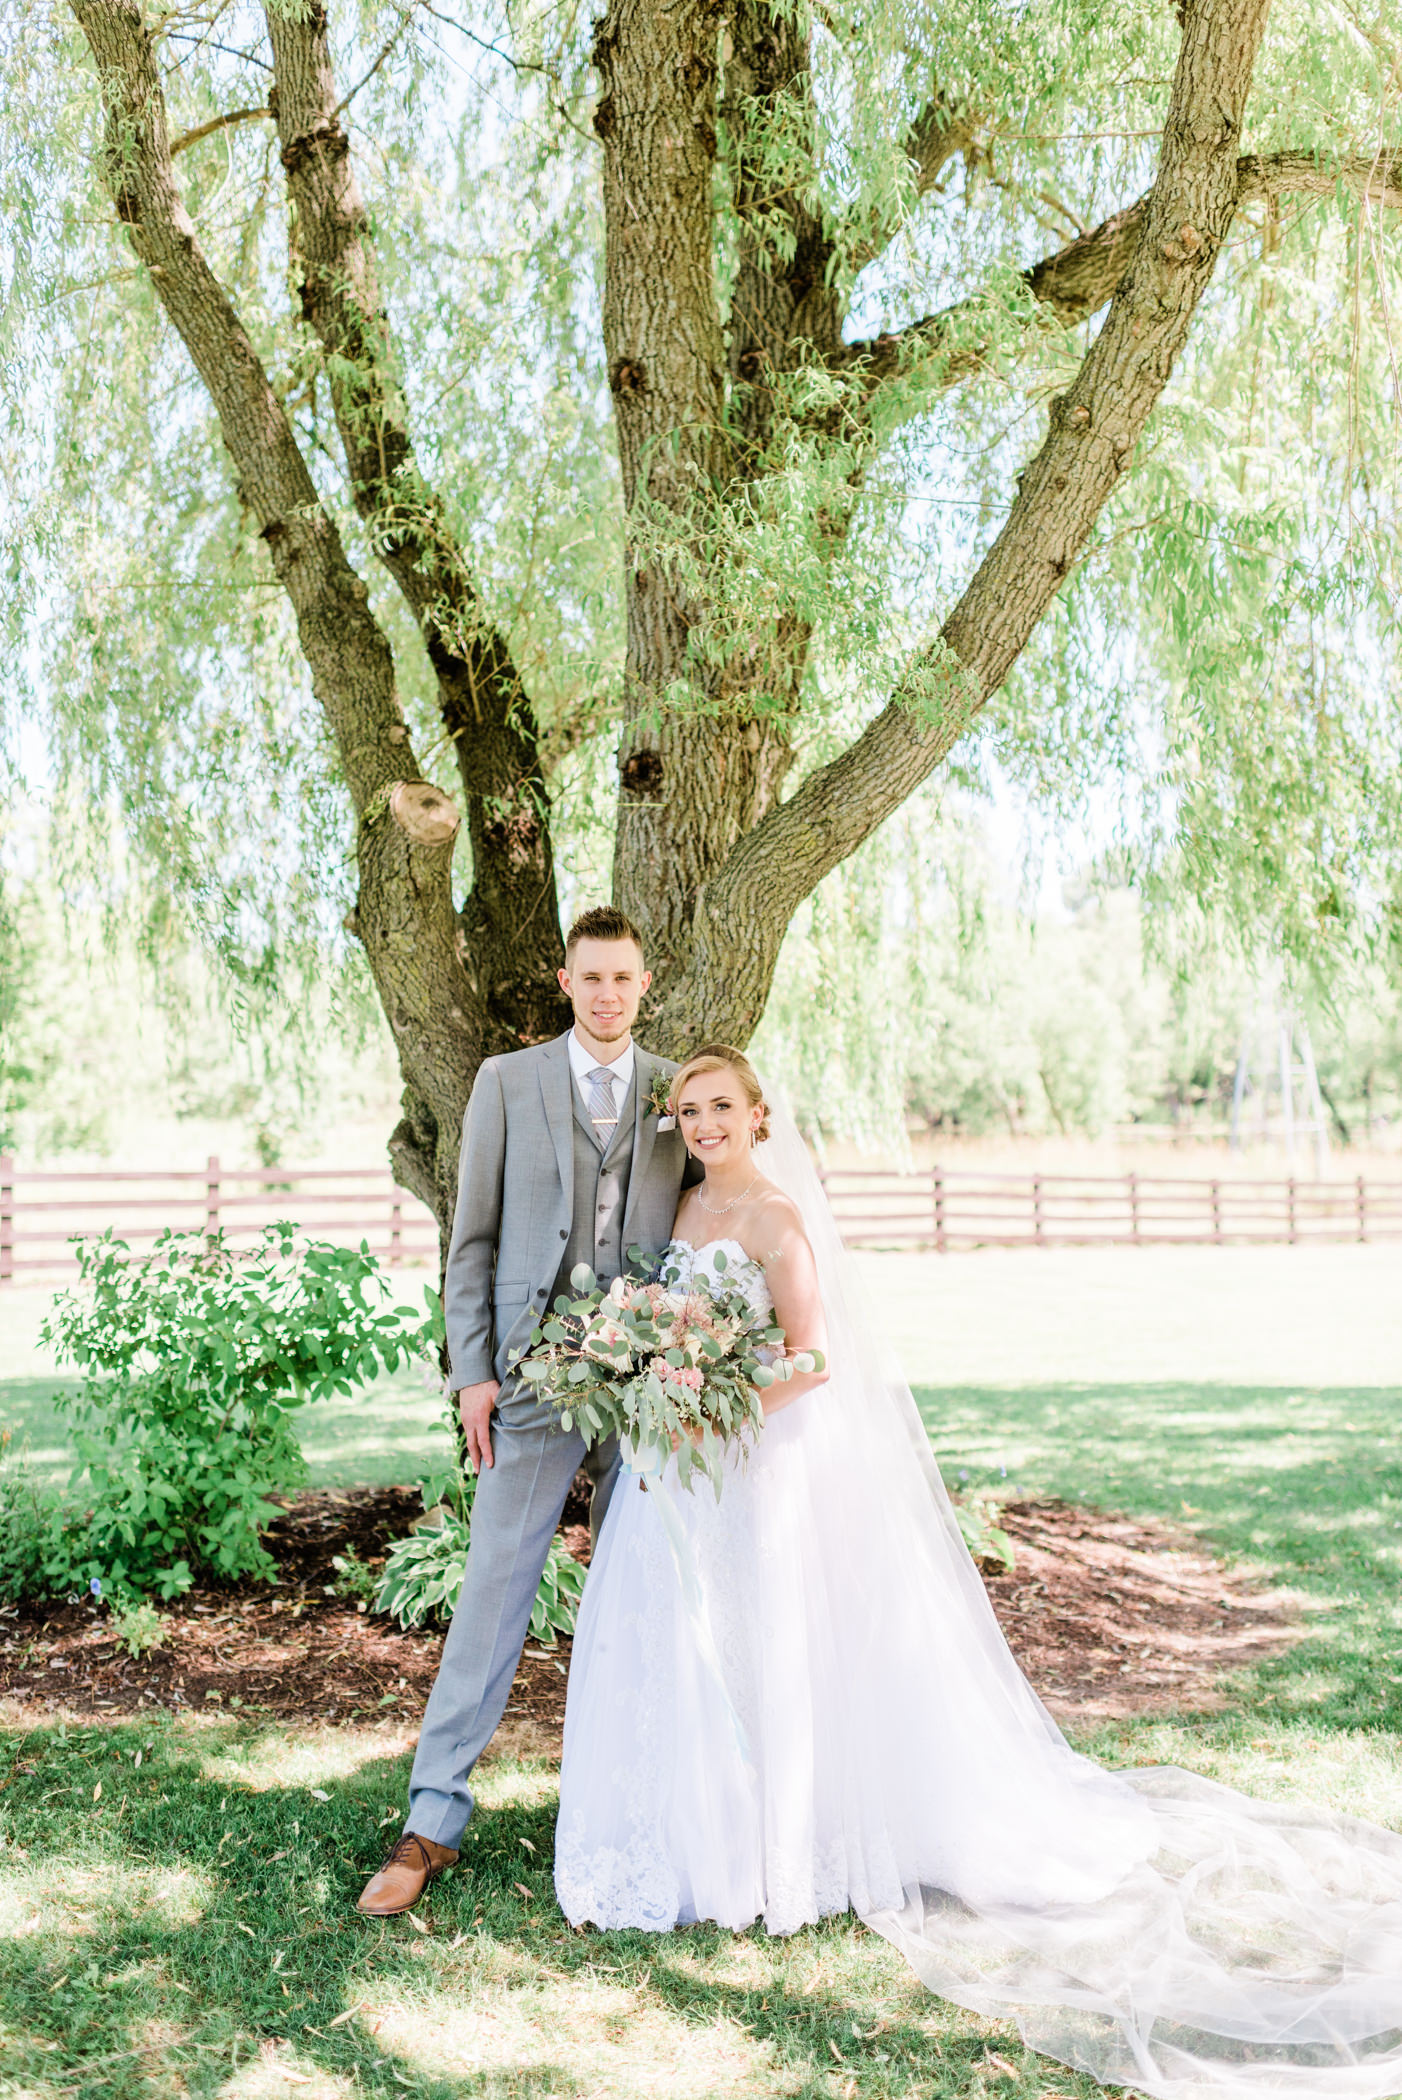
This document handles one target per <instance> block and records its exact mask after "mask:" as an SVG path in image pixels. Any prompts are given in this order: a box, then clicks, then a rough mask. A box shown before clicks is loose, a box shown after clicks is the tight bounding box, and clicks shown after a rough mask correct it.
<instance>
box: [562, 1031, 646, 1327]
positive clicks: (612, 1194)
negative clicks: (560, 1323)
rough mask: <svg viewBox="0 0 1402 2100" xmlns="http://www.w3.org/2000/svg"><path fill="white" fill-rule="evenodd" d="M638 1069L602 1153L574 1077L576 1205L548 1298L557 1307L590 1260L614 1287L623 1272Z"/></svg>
mask: <svg viewBox="0 0 1402 2100" xmlns="http://www.w3.org/2000/svg"><path fill="white" fill-rule="evenodd" d="M637 1085H638V1076H637V1066H636V1064H635V1065H634V1068H633V1078H632V1080H631V1082H630V1083H629V1087H628V1092H627V1094H626V1095H625V1096H624V1099H623V1101H622V1104H621V1105H620V1107H619V1111H618V1127H617V1129H616V1130H615V1131H614V1133H613V1137H612V1139H611V1140H610V1143H609V1147H608V1150H607V1152H601V1151H600V1149H599V1140H598V1138H597V1137H596V1136H595V1134H594V1125H593V1123H592V1122H591V1121H590V1119H589V1112H588V1110H587V1109H586V1108H585V1106H584V1102H583V1100H582V1099H581V1097H580V1092H579V1082H578V1081H577V1080H576V1078H575V1076H574V1073H573V1072H571V1073H570V1101H571V1103H572V1104H573V1107H574V1203H573V1216H572V1219H571V1223H570V1236H569V1239H568V1241H567V1242H566V1244H565V1252H564V1257H563V1259H562V1260H561V1263H560V1267H559V1271H558V1273H557V1275H556V1278H555V1283H554V1287H553V1288H552V1290H551V1293H550V1300H551V1303H552V1304H553V1303H554V1301H555V1298H556V1296H557V1295H558V1293H559V1292H561V1291H567V1290H568V1289H569V1287H570V1270H571V1269H572V1268H574V1267H575V1265H576V1263H578V1262H582V1261H587V1262H588V1264H589V1266H590V1268H591V1269H592V1270H593V1271H594V1274H595V1275H596V1276H597V1277H598V1279H599V1281H600V1283H612V1282H613V1279H614V1277H615V1276H618V1275H621V1274H622V1271H623V1264H624V1255H625V1253H626V1252H627V1250H626V1248H625V1247H624V1245H623V1211H624V1207H625V1205H626V1204H627V1201H628V1174H629V1170H630V1169H631V1167H632V1164H633V1122H634V1112H635V1105H636V1101H637Z"/></svg>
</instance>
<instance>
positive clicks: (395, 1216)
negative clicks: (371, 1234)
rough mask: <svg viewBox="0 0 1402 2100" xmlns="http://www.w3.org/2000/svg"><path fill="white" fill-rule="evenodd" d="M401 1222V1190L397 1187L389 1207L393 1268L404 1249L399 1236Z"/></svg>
mask: <svg viewBox="0 0 1402 2100" xmlns="http://www.w3.org/2000/svg"><path fill="white" fill-rule="evenodd" d="M401 1223H402V1212H401V1209H400V1196H399V1191H398V1189H397V1188H396V1190H395V1192H394V1200H393V1202H392V1203H391V1204H390V1207H389V1265H390V1267H391V1268H392V1269H393V1268H395V1267H396V1266H397V1264H398V1263H399V1261H400V1259H401V1256H402V1251H403V1250H402V1248H401V1246H400V1236H399V1228H400V1225H401Z"/></svg>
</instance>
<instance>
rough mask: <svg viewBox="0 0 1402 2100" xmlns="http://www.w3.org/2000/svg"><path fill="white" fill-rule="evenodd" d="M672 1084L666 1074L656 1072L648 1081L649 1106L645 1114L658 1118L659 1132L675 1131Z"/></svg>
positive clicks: (675, 1121)
mask: <svg viewBox="0 0 1402 2100" xmlns="http://www.w3.org/2000/svg"><path fill="white" fill-rule="evenodd" d="M671 1093H672V1082H671V1079H670V1077H669V1076H668V1074H667V1073H666V1072H654V1073H653V1075H652V1077H651V1079H650V1080H649V1081H648V1087H647V1106H646V1108H645V1109H644V1111H643V1113H644V1114H645V1115H649V1116H656V1118H657V1127H658V1129H659V1130H675V1129H676V1127H677V1119H676V1117H675V1116H674V1115H673V1113H672V1098H671Z"/></svg>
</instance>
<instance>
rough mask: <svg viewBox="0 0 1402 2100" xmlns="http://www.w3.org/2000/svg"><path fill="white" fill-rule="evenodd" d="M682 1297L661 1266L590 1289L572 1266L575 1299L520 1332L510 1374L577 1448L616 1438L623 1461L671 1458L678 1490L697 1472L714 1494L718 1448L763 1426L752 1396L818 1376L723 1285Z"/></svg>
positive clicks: (813, 1362) (652, 1463)
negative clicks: (523, 1344)
mask: <svg viewBox="0 0 1402 2100" xmlns="http://www.w3.org/2000/svg"><path fill="white" fill-rule="evenodd" d="M725 1262H726V1257H725V1255H724V1253H718V1254H717V1255H716V1258H715V1266H716V1269H717V1271H718V1272H719V1273H718V1275H717V1279H716V1283H715V1285H714V1286H712V1287H707V1286H705V1285H703V1284H701V1282H700V1281H699V1279H698V1280H696V1281H694V1282H692V1283H691V1284H689V1285H688V1286H687V1287H686V1288H683V1287H682V1286H681V1281H680V1278H679V1277H678V1276H677V1274H676V1272H675V1271H673V1270H670V1269H669V1268H668V1267H667V1266H666V1265H665V1264H664V1265H663V1266H662V1267H661V1268H660V1269H659V1270H657V1271H656V1273H655V1274H654V1275H653V1276H652V1277H651V1278H645V1277H636V1276H619V1277H616V1278H615V1279H614V1281H613V1282H612V1283H611V1284H609V1285H608V1287H607V1289H605V1288H603V1287H601V1286H600V1284H599V1282H598V1280H597V1278H596V1277H595V1275H594V1272H593V1270H592V1269H591V1268H589V1267H588V1266H587V1265H586V1264H585V1263H583V1262H581V1263H580V1265H579V1267H578V1268H576V1269H574V1270H573V1271H572V1272H571V1275H570V1283H571V1285H572V1286H573V1289H574V1292H575V1295H574V1297H572V1298H569V1297H563V1296H562V1297H559V1298H557V1299H556V1300H555V1305H554V1309H553V1311H551V1312H549V1313H547V1314H546V1315H545V1317H544V1318H543V1319H542V1320H541V1321H540V1323H539V1325H538V1326H536V1327H535V1329H534V1330H533V1331H532V1334H531V1341H530V1346H529V1348H528V1349H527V1350H526V1351H525V1352H524V1353H523V1354H522V1355H521V1356H520V1357H519V1358H518V1359H517V1363H516V1369H517V1371H518V1372H519V1374H520V1375H521V1377H522V1378H525V1379H527V1380H529V1382H530V1383H531V1384H532V1385H533V1386H534V1387H535V1389H536V1391H537V1392H538V1393H539V1394H540V1396H541V1398H542V1399H544V1400H548V1401H549V1402H550V1404H551V1406H552V1407H555V1408H557V1409H558V1410H559V1415H560V1423H561V1427H562V1428H565V1429H569V1428H571V1427H575V1428H578V1429H579V1431H580V1433H581V1435H582V1436H583V1438H584V1440H585V1442H586V1443H587V1444H599V1443H602V1442H603V1441H604V1439H605V1438H606V1437H608V1436H611V1435H613V1436H617V1437H618V1439H619V1441H620V1443H621V1444H622V1446H623V1452H624V1458H625V1461H626V1462H627V1463H628V1464H630V1465H631V1466H633V1468H634V1469H635V1470H636V1471H637V1472H640V1473H648V1472H660V1471H661V1469H662V1467H663V1466H664V1465H665V1464H666V1462H667V1460H668V1459H669V1458H670V1457H671V1456H672V1455H673V1453H674V1452H675V1454H676V1459H677V1468H678V1472H679V1474H680V1477H681V1482H682V1485H683V1486H684V1487H690V1485H691V1478H692V1474H693V1472H695V1471H696V1470H697V1468H699V1469H700V1470H701V1471H702V1472H704V1474H705V1475H706V1477H707V1479H708V1480H709V1481H710V1482H711V1485H712V1487H713V1488H714V1489H715V1491H716V1494H717V1495H719V1494H720V1487H721V1461H722V1456H723V1453H724V1449H725V1446H726V1445H727V1444H734V1443H738V1442H741V1441H742V1440H743V1439H744V1438H746V1437H747V1436H748V1435H749V1434H750V1433H751V1432H753V1431H755V1430H757V1429H758V1428H759V1427H760V1424H761V1423H762V1421H763V1419H764V1413H763V1409H762V1408H761V1406H760V1399H759V1395H760V1392H761V1390H762V1389H763V1388H764V1387H765V1386H769V1385H773V1384H774V1383H775V1381H776V1380H778V1379H784V1378H791V1377H793V1375H794V1373H795V1372H799V1371H816V1370H821V1368H822V1362H821V1359H820V1358H819V1356H818V1355H817V1353H816V1351H815V1352H813V1353H811V1354H800V1355H797V1356H794V1357H792V1358H790V1357H786V1356H785V1355H784V1353H783V1351H784V1331H783V1329H782V1328H781V1327H777V1326H775V1324H774V1321H773V1318H772V1316H771V1315H769V1314H767V1313H759V1312H757V1311H756V1310H755V1308H754V1307H753V1306H752V1305H751V1304H750V1303H749V1301H748V1300H747V1299H746V1297H745V1295H744V1293H743V1292H742V1291H740V1290H739V1289H734V1290H731V1289H727V1288H726V1286H725V1284H724V1281H723V1271H724V1268H725Z"/></svg>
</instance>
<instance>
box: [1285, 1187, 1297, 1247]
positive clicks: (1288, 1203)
mask: <svg viewBox="0 0 1402 2100" xmlns="http://www.w3.org/2000/svg"><path fill="white" fill-rule="evenodd" d="M1285 1215H1286V1218H1287V1219H1288V1221H1289V1225H1288V1229H1289V1235H1290V1245H1291V1246H1292V1247H1293V1246H1294V1244H1295V1242H1296V1240H1297V1239H1298V1238H1299V1234H1298V1232H1297V1231H1296V1229H1295V1177H1294V1175H1293V1174H1292V1175H1291V1176H1290V1179H1289V1180H1288V1181H1287V1182H1286V1184H1285Z"/></svg>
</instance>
